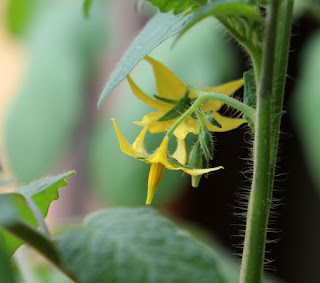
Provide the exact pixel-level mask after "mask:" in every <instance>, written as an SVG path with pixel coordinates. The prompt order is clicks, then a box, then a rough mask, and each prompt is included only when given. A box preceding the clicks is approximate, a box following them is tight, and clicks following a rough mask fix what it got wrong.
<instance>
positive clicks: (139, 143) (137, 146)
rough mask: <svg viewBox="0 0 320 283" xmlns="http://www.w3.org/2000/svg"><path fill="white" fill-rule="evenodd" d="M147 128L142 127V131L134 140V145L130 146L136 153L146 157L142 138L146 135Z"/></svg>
mask: <svg viewBox="0 0 320 283" xmlns="http://www.w3.org/2000/svg"><path fill="white" fill-rule="evenodd" d="M147 130H148V128H147V127H144V128H143V129H142V131H141V132H140V134H139V135H138V136H137V138H136V140H135V141H134V143H133V144H132V148H133V149H134V150H136V151H138V152H141V153H142V154H145V155H147V152H146V150H145V148H144V145H143V141H144V137H145V135H146V133H147Z"/></svg>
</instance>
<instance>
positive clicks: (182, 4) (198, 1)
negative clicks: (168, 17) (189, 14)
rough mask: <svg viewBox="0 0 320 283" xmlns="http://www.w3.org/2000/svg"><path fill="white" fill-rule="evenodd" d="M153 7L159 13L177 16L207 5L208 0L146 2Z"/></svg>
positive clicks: (149, 0)
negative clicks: (169, 13)
mask: <svg viewBox="0 0 320 283" xmlns="http://www.w3.org/2000/svg"><path fill="white" fill-rule="evenodd" d="M147 1H148V2H150V3H151V4H152V5H153V6H155V7H158V8H159V10H160V12H163V13H167V12H170V11H172V12H173V13H174V14H179V13H181V12H185V11H187V10H193V9H197V8H200V7H201V6H202V5H204V4H207V3H208V0H147Z"/></svg>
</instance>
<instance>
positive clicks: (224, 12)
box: [179, 0, 264, 56]
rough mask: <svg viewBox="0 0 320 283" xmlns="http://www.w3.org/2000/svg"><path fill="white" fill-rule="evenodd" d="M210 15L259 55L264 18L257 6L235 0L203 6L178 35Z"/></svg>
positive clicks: (223, 0) (224, 0)
mask: <svg viewBox="0 0 320 283" xmlns="http://www.w3.org/2000/svg"><path fill="white" fill-rule="evenodd" d="M210 16H214V17H216V18H217V19H218V20H219V21H220V22H221V23H222V24H223V25H224V26H225V28H226V29H227V30H228V31H229V32H230V33H231V34H232V35H233V36H234V37H235V38H236V39H237V40H238V41H239V42H240V43H241V44H242V45H244V46H245V47H246V48H247V49H248V51H249V52H250V53H251V54H258V56H261V53H262V41H263V32H262V31H263V25H262V24H263V22H264V19H263V18H262V16H261V15H260V12H259V10H258V9H257V7H255V6H253V5H249V4H246V3H244V2H241V1H237V0H216V1H214V2H212V3H210V4H208V5H205V6H203V7H202V8H201V9H200V10H198V11H197V12H195V13H194V14H193V16H192V18H191V20H190V21H189V23H188V24H187V25H186V26H185V27H184V29H183V30H182V31H181V32H180V33H179V37H181V36H182V35H183V34H184V33H185V32H186V31H187V30H189V29H190V28H191V27H192V26H194V25H195V24H196V23H198V22H199V21H201V20H203V19H205V18H207V17H210Z"/></svg>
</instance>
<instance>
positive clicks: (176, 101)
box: [153, 95, 179, 104]
mask: <svg viewBox="0 0 320 283" xmlns="http://www.w3.org/2000/svg"><path fill="white" fill-rule="evenodd" d="M153 97H154V98H156V99H159V100H161V101H164V102H167V103H170V104H177V103H178V102H179V101H178V100H173V99H168V98H163V97H160V96H158V95H153Z"/></svg>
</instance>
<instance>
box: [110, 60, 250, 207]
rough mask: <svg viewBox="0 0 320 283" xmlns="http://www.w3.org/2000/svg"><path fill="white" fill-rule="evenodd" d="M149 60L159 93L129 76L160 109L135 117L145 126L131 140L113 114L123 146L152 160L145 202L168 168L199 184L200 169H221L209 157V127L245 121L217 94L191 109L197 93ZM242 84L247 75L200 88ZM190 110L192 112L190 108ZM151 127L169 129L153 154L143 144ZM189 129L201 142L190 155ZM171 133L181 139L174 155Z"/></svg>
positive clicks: (229, 89)
mask: <svg viewBox="0 0 320 283" xmlns="http://www.w3.org/2000/svg"><path fill="white" fill-rule="evenodd" d="M145 60H146V61H148V62H149V63H150V64H151V66H152V69H153V72H154V75H155V80H156V90H157V95H155V96H154V98H151V97H150V96H148V95H146V94H145V93H144V92H143V91H142V90H141V89H140V88H139V87H138V86H137V85H136V84H135V83H134V81H133V80H132V79H131V77H130V76H127V80H128V82H129V85H130V87H131V89H132V91H133V93H134V94H135V96H136V97H137V98H139V99H140V100H142V101H143V102H144V103H145V104H147V105H148V106H150V107H152V108H155V109H156V110H157V111H156V112H152V113H150V114H147V115H145V116H144V117H143V119H142V121H139V122H135V124H137V125H139V126H142V127H143V129H142V131H141V132H140V134H139V135H138V137H137V138H136V140H135V141H134V143H133V144H132V145H131V144H130V143H128V142H127V141H126V139H125V138H124V137H123V135H122V134H121V132H120V130H119V128H118V126H117V124H116V121H115V120H114V119H112V120H113V124H114V127H115V130H116V133H117V136H118V140H119V143H120V148H121V150H122V151H123V152H124V153H126V154H128V155H130V156H132V157H134V158H137V159H139V160H141V161H144V162H146V163H149V164H151V168H150V173H149V178H148V195H147V201H146V203H147V204H151V202H152V199H153V196H154V193H155V191H156V189H157V188H158V186H159V184H160V181H161V179H162V176H163V173H164V170H165V168H167V169H169V170H182V171H184V172H185V173H187V174H189V175H191V176H193V179H192V184H193V186H197V185H198V183H199V180H200V177H201V175H203V174H207V173H209V172H212V171H215V170H219V169H222V168H223V167H222V166H219V167H214V168H208V165H209V161H210V159H212V156H213V154H212V151H213V147H212V140H211V134H210V132H226V131H230V130H232V129H235V128H237V127H239V126H240V125H241V124H243V123H246V122H247V121H246V120H245V119H241V118H229V117H225V116H223V115H221V114H220V113H219V112H218V111H219V109H220V108H221V106H222V105H223V103H222V102H220V101H217V100H207V101H204V102H203V103H201V105H200V106H199V107H197V108H196V109H195V111H188V109H191V106H192V105H194V104H195V101H196V100H197V98H198V96H197V95H196V94H195V93H193V92H191V91H189V89H188V87H187V86H186V85H185V84H183V83H182V82H181V81H180V80H179V79H178V78H177V77H176V76H175V75H174V74H173V72H172V71H170V70H169V69H168V68H167V67H166V66H164V65H163V64H162V63H160V62H158V61H156V60H154V59H152V58H151V57H148V56H147V57H145ZM242 86H243V80H242V79H240V80H237V81H233V82H229V83H226V84H223V85H221V86H217V87H212V88H206V89H201V90H202V91H205V92H214V93H220V94H223V95H226V96H230V95H232V94H233V93H234V92H235V91H236V90H238V89H239V88H240V87H242ZM187 111H188V113H189V112H190V113H189V114H188V113H187ZM148 130H149V131H150V132H151V133H159V132H167V134H166V136H165V137H164V139H163V141H162V143H161V145H160V146H159V148H158V149H157V150H156V151H155V152H154V153H152V154H148V153H147V151H146V149H145V148H144V138H145V135H146V133H147V131H148ZM190 132H191V133H193V134H195V135H198V142H196V143H195V145H194V146H193V149H192V150H191V153H190V156H189V158H188V157H187V150H186V146H185V137H186V135H187V134H188V133H190ZM172 135H174V136H175V137H176V139H177V148H176V150H175V152H174V154H172V155H170V154H169V153H168V143H169V139H170V138H171V136H172ZM197 176H198V177H197Z"/></svg>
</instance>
